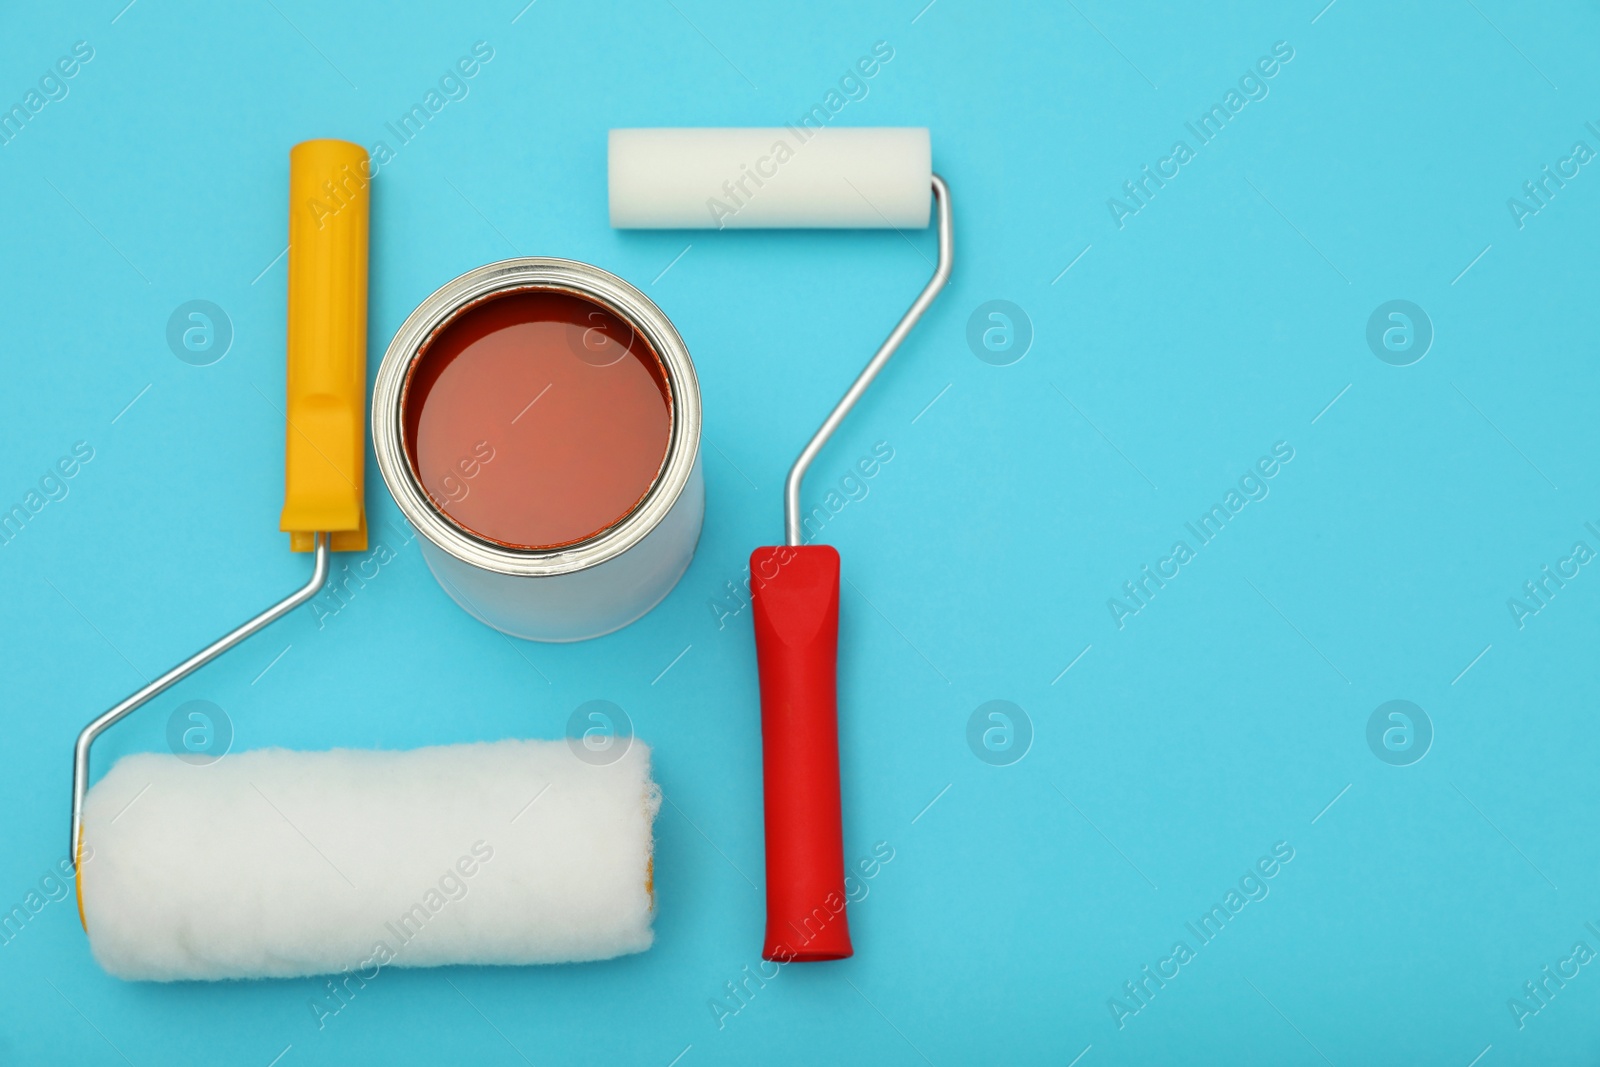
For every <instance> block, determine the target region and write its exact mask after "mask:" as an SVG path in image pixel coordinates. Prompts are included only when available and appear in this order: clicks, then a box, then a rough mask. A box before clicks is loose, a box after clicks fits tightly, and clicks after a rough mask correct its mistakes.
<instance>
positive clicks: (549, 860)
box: [80, 740, 661, 981]
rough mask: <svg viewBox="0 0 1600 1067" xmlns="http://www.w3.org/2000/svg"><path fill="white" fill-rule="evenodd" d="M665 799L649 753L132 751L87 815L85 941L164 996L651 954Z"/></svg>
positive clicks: (532, 749) (530, 749)
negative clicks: (655, 831)
mask: <svg viewBox="0 0 1600 1067" xmlns="http://www.w3.org/2000/svg"><path fill="white" fill-rule="evenodd" d="M660 803H661V798H660V793H659V791H658V790H657V789H656V787H655V785H654V783H652V782H651V780H650V752H649V749H648V748H647V747H646V746H645V745H643V744H641V743H639V742H638V741H637V740H635V741H634V742H633V744H632V746H631V747H630V748H629V749H628V750H627V751H626V752H625V753H624V754H623V755H622V756H621V758H619V759H617V760H616V761H615V762H613V763H611V764H608V765H604V766H596V765H593V764H590V763H588V762H585V761H583V760H581V759H579V758H578V757H577V756H576V755H575V754H574V753H573V752H572V750H571V749H570V748H569V747H568V745H567V743H566V742H564V741H497V742H493V743H483V744H472V745H449V746H443V747H438V748H424V749H418V750H416V751H412V752H369V751H351V750H338V751H333V752H289V751H285V750H283V749H265V750H261V751H255V752H243V753H237V754H233V755H229V756H226V757H224V758H223V759H221V760H220V761H218V762H216V763H213V764H210V765H207V766H196V765H194V764H190V763H185V762H183V761H181V760H179V759H178V758H177V757H176V756H171V755H165V754H161V755H156V754H149V753H146V754H140V755H135V756H128V757H126V758H124V759H122V760H119V761H118V762H117V764H116V765H115V766H114V767H112V768H111V771H110V773H108V774H107V775H106V776H105V777H104V778H103V779H101V780H100V781H99V782H98V783H97V784H96V785H95V786H94V788H93V790H91V791H90V793H89V798H88V804H87V807H86V809H85V815H84V842H85V846H86V849H87V850H90V851H89V852H88V858H87V859H86V860H85V862H84V863H83V865H82V870H81V872H80V874H81V879H80V881H81V891H82V901H83V909H84V917H85V920H86V922H87V925H88V930H89V942H90V945H91V947H92V948H93V951H94V955H95V958H96V959H97V960H99V961H100V964H101V966H103V967H104V968H105V969H106V970H107V971H108V972H110V973H111V974H113V975H116V976H118V977H121V978H130V979H154V980H157V981H169V980H173V979H182V978H205V979H212V978H262V977H279V978H283V977H293V976H298V975H316V974H331V973H337V972H340V971H350V972H351V973H353V974H354V975H356V976H357V979H359V980H361V981H371V980H372V979H373V978H374V977H375V976H376V975H377V974H378V973H380V972H381V971H382V970H383V969H384V968H386V967H391V966H394V967H428V966H435V965H439V964H447V963H504V964H521V963H562V962H571V961H578V960H602V959H609V958H610V957H612V956H619V955H622V954H624V953H629V952H642V951H643V950H645V949H647V948H649V947H650V942H651V940H652V938H653V936H654V935H653V933H652V930H651V919H652V917H653V913H654V899H653V895H652V891H651V885H650V880H651V877H652V876H651V826H652V823H653V821H654V818H655V813H656V809H657V808H658V807H659V806H660Z"/></svg>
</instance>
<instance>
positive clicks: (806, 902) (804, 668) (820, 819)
mask: <svg viewBox="0 0 1600 1067" xmlns="http://www.w3.org/2000/svg"><path fill="white" fill-rule="evenodd" d="M609 171H610V200H611V224H612V225H613V226H615V227H624V228H641V229H662V228H707V227H712V228H716V229H729V228H765V227H803V228H841V229H865V228H879V227H884V228H893V229H897V230H905V229H913V228H916V229H921V228H926V227H927V226H928V223H929V217H930V214H931V212H930V206H931V204H932V202H934V201H936V202H937V220H938V234H939V263H938V266H937V267H936V268H935V270H934V273H933V277H932V278H931V279H930V280H929V281H928V283H927V285H926V286H924V288H923V290H922V292H921V293H920V294H919V295H918V296H917V298H916V300H915V301H914V302H913V303H912V305H911V308H910V310H908V311H907V312H906V313H905V315H904V316H902V317H901V319H900V321H899V323H898V324H897V325H896V326H895V327H894V329H893V330H891V331H890V333H889V336H888V339H887V340H885V341H884V342H883V344H882V345H881V346H879V348H878V351H877V352H876V354H874V355H873V357H872V359H871V360H870V361H868V363H867V366H866V369H865V370H863V371H862V372H861V374H860V375H859V376H858V377H857V378H856V380H855V382H854V384H852V385H851V386H850V388H849V389H848V390H847V391H846V392H845V394H844V397H843V398H842V399H841V400H840V401H839V403H838V404H837V405H835V407H834V409H833V411H832V412H830V413H829V415H828V417H827V418H826V419H825V420H824V421H823V423H822V426H821V427H820V428H819V429H818V430H817V432H816V433H815V434H814V435H813V436H812V438H811V440H810V441H809V442H808V443H807V444H806V446H805V448H804V449H803V450H802V451H801V452H800V456H799V458H798V459H796V460H795V463H794V466H793V467H792V468H791V469H790V471H789V476H788V479H787V481H786V482H785V484H784V533H785V544H784V545H782V546H778V547H766V548H758V549H756V550H755V551H754V552H753V553H751V555H750V575H751V583H750V589H751V601H752V604H753V606H754V612H753V614H754V616H755V634H756V657H757V660H758V670H759V673H760V679H761V738H762V741H761V744H762V777H763V783H764V791H765V804H766V820H765V822H766V860H767V929H766V939H765V944H764V946H763V949H762V955H763V956H764V957H765V958H766V959H769V960H778V961H785V962H786V961H791V960H799V961H811V960H831V959H841V958H843V957H846V956H849V955H851V953H852V951H853V950H852V948H851V944H850V931H849V925H848V921H847V916H846V905H845V902H846V893H845V884H844V844H843V831H842V824H841V814H840V802H839V739H838V713H837V684H836V682H837V679H836V660H837V654H838V632H839V553H838V552H837V551H835V550H834V549H833V548H832V547H830V546H828V545H822V544H805V543H804V541H805V536H804V530H803V528H802V524H801V511H800V488H801V482H802V481H803V479H804V478H805V474H806V470H807V468H809V467H810V466H811V463H812V461H813V460H814V459H816V457H817V454H818V453H820V452H821V451H822V449H823V446H825V445H826V444H827V442H828V438H829V437H830V436H831V435H832V434H833V432H834V430H835V429H837V428H838V426H839V424H840V423H841V422H842V421H843V420H844V417H845V416H846V415H847V414H849V412H850V409H851V408H852V407H854V406H855V404H856V401H858V400H860V399H861V394H862V393H864V392H865V391H866V389H867V386H869V385H870V384H871V383H872V380H873V379H874V378H876V377H877V375H878V372H879V371H881V370H882V369H883V367H884V364H886V363H887V362H888V361H889V358H890V357H891V356H892V355H894V353H895V351H896V349H898V348H899V347H900V345H901V343H902V342H903V341H904V340H905V338H906V335H907V334H908V333H910V331H911V329H912V327H913V326H915V325H916V323H917V320H918V319H920V318H921V317H922V314H923V312H925V311H926V310H927V309H928V306H929V305H930V304H932V303H933V300H934V297H935V296H937V295H938V293H939V291H940V290H941V289H942V288H944V285H945V282H947V281H948V280H949V278H950V267H951V257H952V254H953V234H952V225H951V214H950V191H949V189H948V188H947V187H946V186H945V183H944V182H943V181H942V180H941V179H940V178H939V176H938V175H937V174H934V173H933V170H932V159H931V149H930V144H929V138H928V131H927V130H926V129H844V128H831V127H829V128H823V129H796V128H794V127H783V128H779V129H628V130H612V131H611V138H610V162H609ZM930 194H931V195H930Z"/></svg>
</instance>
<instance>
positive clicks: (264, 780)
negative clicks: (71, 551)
mask: <svg viewBox="0 0 1600 1067" xmlns="http://www.w3.org/2000/svg"><path fill="white" fill-rule="evenodd" d="M369 184H370V169H369V165H368V160H367V155H366V153H365V152H364V151H363V150H362V149H361V148H360V147H359V146H357V145H353V144H349V143H346V142H343V141H333V140H320V141H309V142H306V143H303V144H300V145H297V146H296V147H295V148H294V149H293V151H292V152H291V153H290V166H289V188H290V196H289V299H288V374H287V393H288V405H287V417H286V422H287V424H288V429H287V434H286V461H285V500H284V507H283V512H282V516H281V524H280V525H281V528H282V529H283V530H285V531H287V532H288V533H289V535H290V547H291V548H292V549H293V550H294V551H297V552H310V553H312V554H313V568H312V574H311V577H310V579H309V580H308V581H307V582H306V583H305V585H304V586H302V587H301V588H300V589H298V590H296V591H295V592H294V593H292V594H290V595H289V596H288V597H286V598H285V599H283V600H282V601H280V602H279V603H277V604H275V605H273V606H272V607H270V608H268V609H267V610H265V611H263V612H262V613H260V614H259V615H257V616H255V617H254V618H252V619H250V620H249V621H248V622H246V623H244V624H243V625H241V626H239V627H238V628H236V629H235V630H233V631H232V632H230V633H228V634H226V635H224V636H223V637H221V638H219V639H218V640H217V641H215V642H213V643H212V644H210V645H208V646H206V647H205V648H204V649H202V650H201V651H199V652H197V653H195V654H194V655H193V656H191V657H189V658H188V659H187V660H185V661H183V662H182V663H180V664H179V665H178V666H176V667H174V668H173V669H172V670H170V671H168V672H166V673H165V674H163V675H161V676H160V677H159V678H156V679H155V680H154V681H152V682H150V683H149V684H148V685H146V686H145V687H144V688H142V689H140V690H139V691H138V692H136V693H134V694H133V695H132V696H130V697H128V698H127V699H126V700H124V701H122V702H121V703H120V704H117V705H116V706H115V707H113V708H111V709H110V710H109V711H107V712H105V713H104V714H103V715H101V716H99V717H98V718H96V719H95V720H94V721H92V722H91V723H90V724H89V725H88V726H87V727H85V728H84V730H83V731H82V733H81V734H79V736H78V740H77V744H76V746H75V748H74V752H73V785H72V851H71V853H70V854H71V855H72V856H73V857H74V862H75V865H76V868H77V892H78V911H79V917H80V919H81V920H82V922H83V924H84V929H85V930H86V931H87V932H88V935H89V942H90V946H91V949H92V950H93V953H94V955H95V958H96V959H97V960H98V961H99V962H100V964H101V965H102V966H103V967H104V968H105V969H106V970H107V971H108V972H110V973H111V974H113V975H116V976H118V977H122V978H129V979H153V980H162V981H166V980H175V979H196V978H198V979H219V978H255V977H294V976H302V975H313V974H328V973H335V972H340V971H347V972H349V973H350V974H351V975H353V976H354V980H358V981H366V980H370V979H371V978H372V977H373V976H375V974H376V973H377V972H378V971H379V970H381V969H382V968H383V967H384V966H402V967H411V966H431V965H438V964H447V963H497V964H522V963H552V962H569V961H579V960H595V959H607V958H610V957H612V956H616V955H620V954H623V953H628V952H638V951H642V950H643V949H645V948H648V947H649V946H650V943H651V940H652V937H653V934H652V931H651V920H652V918H653V913H654V896H653V884H652V858H651V852H652V838H651V828H652V823H653V820H654V816H655V812H656V809H657V807H658V806H659V804H660V794H659V791H658V790H657V789H656V787H655V786H654V784H653V783H652V782H651V779H650V756H649V750H648V748H646V747H645V746H644V745H642V744H639V743H638V742H636V741H635V742H634V743H632V744H631V745H630V746H628V747H627V748H626V749H625V750H624V751H622V752H620V753H619V754H617V756H616V757H615V758H613V759H611V760H610V761H609V762H606V761H596V760H592V759H591V760H584V759H581V758H579V757H577V756H576V755H575V754H574V752H573V751H572V750H570V749H569V748H568V745H567V744H566V742H564V741H523V740H503V741H497V742H493V743H480V744H472V745H448V746H439V747H434V748H425V749H419V750H415V751H410V752H362V751H342V750H336V751H331V752H290V751H285V750H282V749H267V750H261V751H253V752H243V753H239V754H235V755H229V756H225V757H224V758H222V759H220V760H218V761H216V762H212V763H209V764H205V765H201V764H198V763H197V762H195V761H189V760H184V759H182V758H180V757H179V756H178V755H173V754H165V753H161V754H155V753H141V754H135V755H130V756H127V757H124V758H123V759H121V760H119V761H118V762H117V763H116V764H115V766H113V767H112V768H111V770H110V771H109V772H108V773H107V774H106V775H105V776H104V777H103V778H102V779H101V780H100V781H99V782H97V783H95V786H94V788H93V789H92V790H90V789H89V788H88V783H89V771H90V764H89V754H90V748H91V746H92V745H93V743H94V741H95V739H96V738H97V737H99V736H100V735H101V734H102V733H104V731H105V730H106V729H108V728H109V727H110V726H111V725H112V724H114V723H116V722H117V721H118V720H120V719H122V718H123V717H124V716H126V715H128V714H129V713H131V712H132V711H133V710H134V709H136V708H138V707H139V706H140V705H142V704H144V703H145V702H147V701H149V700H150V699H151V698H153V697H155V696H156V695H158V694H160V693H162V692H163V691H165V690H166V689H167V688H169V687H170V686H172V685H173V684H174V683H176V682H177V681H179V680H180V679H182V678H184V677H185V676H187V675H188V674H190V673H191V672H193V671H195V670H197V669H198V668H199V667H201V666H203V665H204V664H206V663H208V662H209V661H210V660H212V659H214V658H216V657H217V656H219V655H221V654H222V653H223V652H225V651H227V650H228V649H230V648H233V647H234V646H235V645H238V644H239V643H240V642H242V641H244V640H245V639H246V638H248V637H250V636H251V635H252V634H254V633H256V632H257V631H259V630H261V629H262V628H264V627H266V626H269V625H271V623H273V622H274V621H276V620H277V619H280V618H282V617H283V616H285V615H287V614H288V613H290V612H291V611H293V610H294V609H295V608H296V607H299V606H300V605H302V604H304V603H306V602H307V601H309V600H310V599H311V598H312V597H314V596H315V595H316V594H317V592H318V591H319V590H320V589H321V587H322V584H323V581H324V580H325V579H326V577H327V575H328V571H329V555H330V553H331V552H333V551H359V550H362V549H365V547H366V542H367V536H366V520H365V515H364V510H363V507H362V484H363V478H362V465H363V444H364V436H365V434H364V430H365V396H364V394H365V387H366V308H367V245H368V242H367V227H368V192H369Z"/></svg>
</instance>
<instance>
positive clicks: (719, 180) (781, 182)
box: [607, 126, 933, 230]
mask: <svg viewBox="0 0 1600 1067" xmlns="http://www.w3.org/2000/svg"><path fill="white" fill-rule="evenodd" d="M607 171H608V181H609V186H610V194H611V225H613V226H615V227H617V228H618V229H682V228H689V229H707V228H710V229H717V230H722V229H730V228H738V229H748V228H790V227H793V228H802V229H828V228H841V229H880V228H888V227H891V226H892V227H895V228H896V229H902V230H904V229H913V228H916V229H920V228H922V227H924V226H926V225H928V217H929V210H930V206H931V204H932V202H933V152H932V148H931V145H930V142H929V139H928V131H927V130H926V129H924V128H921V127H893V126H887V127H856V128H848V127H834V126H827V127H823V128H821V129H816V128H811V127H805V126H798V127H796V126H783V127H778V128H775V129H642V130H612V131H611V139H610V147H609V152H608V163H607Z"/></svg>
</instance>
